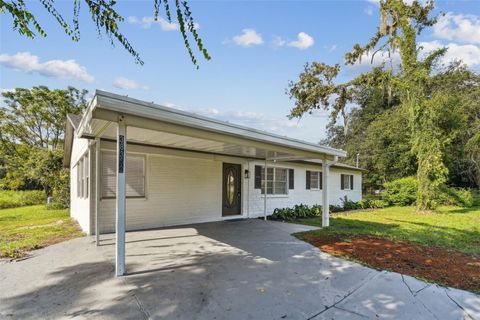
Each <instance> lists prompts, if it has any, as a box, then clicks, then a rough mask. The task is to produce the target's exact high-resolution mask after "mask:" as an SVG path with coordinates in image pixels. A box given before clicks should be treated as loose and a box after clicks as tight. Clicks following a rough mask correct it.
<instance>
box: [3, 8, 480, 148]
mask: <svg viewBox="0 0 480 320" xmlns="http://www.w3.org/2000/svg"><path fill="white" fill-rule="evenodd" d="M118 2H119V3H118V10H119V12H120V13H121V14H122V15H123V16H124V17H125V22H124V23H123V24H122V26H121V29H122V31H123V33H124V34H125V35H126V36H127V38H128V39H129V40H130V42H131V43H132V44H133V46H134V47H135V49H136V50H137V51H139V52H140V54H141V57H142V59H143V60H144V61H145V64H144V65H143V66H141V65H138V64H135V62H134V59H133V58H132V57H131V56H130V55H129V54H128V53H127V52H126V51H125V50H124V49H123V48H122V47H121V46H120V45H118V44H117V45H116V46H115V47H112V46H111V45H110V43H109V41H108V39H106V38H103V39H99V38H98V36H97V33H96V31H95V28H94V26H93V24H92V22H91V21H90V20H89V16H88V12H86V11H85V9H86V7H85V6H83V8H82V9H83V10H82V12H81V19H80V28H81V40H80V42H78V43H74V42H71V41H70V40H69V38H68V37H67V36H66V35H65V34H64V33H63V32H62V31H61V30H60V29H59V28H58V26H57V25H56V23H55V21H54V20H53V18H52V17H50V16H48V15H47V14H46V13H45V10H44V9H42V8H41V6H40V5H39V4H38V3H36V2H35V1H31V2H30V1H29V2H28V7H29V9H31V11H33V12H35V13H36V14H37V19H38V20H39V21H40V22H41V24H42V26H43V27H44V29H45V30H46V31H47V34H48V36H47V38H41V37H38V38H36V39H35V40H30V39H27V38H24V37H20V36H19V35H18V34H17V33H15V32H13V31H12V29H11V20H10V18H9V17H8V16H5V15H2V16H0V18H1V20H0V90H9V89H12V88H15V87H31V86H35V85H47V86H49V87H51V88H65V87H66V86H67V85H73V86H75V87H77V88H87V89H88V90H90V91H91V92H93V91H94V90H95V89H103V90H107V91H112V92H116V93H120V94H125V95H129V96H131V97H135V98H138V99H142V100H146V101H154V102H156V103H159V104H163V105H167V106H174V107H177V108H181V109H184V110H189V111H193V112H197V113H201V114H203V115H207V116H212V117H216V118H219V119H222V120H227V121H231V122H234V123H239V124H243V125H247V126H252V127H255V128H258V129H263V130H267V131H272V132H276V133H278V134H282V135H288V136H291V137H295V138H299V139H304V140H308V141H312V142H317V141H319V140H320V139H321V138H324V137H325V125H326V123H327V122H328V113H327V112H323V111H322V112H318V113H316V114H315V115H312V116H305V117H304V118H302V119H301V120H292V121H289V120H287V118H286V115H287V114H288V111H289V110H290V109H291V107H292V106H293V104H294V102H293V101H291V100H289V98H288V96H287V95H286V94H285V89H286V87H287V84H288V81H289V80H295V79H296V78H297V77H298V74H299V73H300V72H301V70H302V68H303V65H304V64H305V63H306V62H311V61H320V62H326V63H329V64H333V63H342V61H343V56H344V53H345V52H346V51H348V50H350V49H351V48H352V46H353V44H355V43H356V42H360V43H365V42H366V41H368V39H369V38H370V37H371V36H372V35H373V33H374V31H375V28H376V27H377V25H378V20H379V15H378V5H377V3H376V2H375V0H368V1H367V0H358V1H190V6H191V9H192V12H193V16H194V18H195V20H196V21H197V23H198V24H199V29H198V31H199V33H200V35H201V37H202V39H203V41H204V43H205V45H206V47H207V49H208V50H209V52H210V54H211V56H212V60H211V61H205V60H204V59H202V58H201V57H200V54H199V53H197V58H198V60H199V64H200V69H199V70H197V69H196V68H195V67H194V66H193V65H192V63H191V62H190V59H189V57H188V55H187V52H186V50H185V47H184V46H183V42H182V39H181V36H180V33H179V31H178V26H177V25H175V24H168V23H167V22H166V21H163V20H162V21H161V23H160V22H152V20H151V17H152V14H153V4H152V3H153V1H121V0H120V1H118ZM57 7H58V9H59V10H61V11H62V12H66V14H65V17H67V18H68V17H69V16H71V12H72V4H71V2H70V1H58V2H57ZM436 7H437V8H436V12H437V13H438V12H444V13H446V15H445V16H444V17H442V18H441V19H440V22H439V24H438V25H437V26H436V27H434V28H431V29H429V30H426V31H425V32H424V34H423V35H422V36H421V38H420V40H421V41H423V42H424V47H425V48H426V50H431V49H434V48H437V47H439V46H441V45H446V46H448V47H449V48H450V49H449V53H448V54H447V56H446V57H445V61H449V60H451V59H453V58H461V59H463V60H464V61H465V62H466V63H467V64H468V65H469V66H471V67H472V68H474V69H475V70H478V68H479V66H480V18H479V16H480V2H479V1H438V2H437V5H436ZM394 58H395V57H394ZM368 60H369V59H364V62H363V63H362V64H361V65H357V66H353V67H349V68H346V69H344V71H343V73H342V75H341V77H340V79H339V80H340V81H341V80H346V79H348V78H351V77H352V76H354V75H356V74H358V73H360V72H362V71H365V70H368V69H369V68H370V67H371V66H370V65H369V63H367V61H368ZM380 60H381V57H379V58H378V61H376V62H377V63H379V62H380Z"/></svg>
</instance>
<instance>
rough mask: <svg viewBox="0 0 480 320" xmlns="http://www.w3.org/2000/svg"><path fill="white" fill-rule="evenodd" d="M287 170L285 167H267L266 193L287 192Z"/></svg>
mask: <svg viewBox="0 0 480 320" xmlns="http://www.w3.org/2000/svg"><path fill="white" fill-rule="evenodd" d="M261 178H262V194H264V193H265V191H264V187H265V170H264V168H263V167H262V172H261ZM287 191H288V171H287V169H285V168H267V194H287V193H288V192H287Z"/></svg>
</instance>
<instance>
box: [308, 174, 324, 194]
mask: <svg viewBox="0 0 480 320" xmlns="http://www.w3.org/2000/svg"><path fill="white" fill-rule="evenodd" d="M308 172H309V173H308V174H307V179H310V180H309V183H308V184H307V185H308V186H309V188H307V189H317V190H320V189H322V173H321V172H320V171H308Z"/></svg>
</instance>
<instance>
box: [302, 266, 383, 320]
mask: <svg viewBox="0 0 480 320" xmlns="http://www.w3.org/2000/svg"><path fill="white" fill-rule="evenodd" d="M379 274H381V272H379V273H376V274H374V275H373V277H369V278H368V279H365V280H364V281H363V282H362V283H361V284H360V285H359V286H358V287H356V288H355V289H353V290H352V291H350V292H347V294H346V295H344V296H343V298H341V299H340V300H338V301H337V302H335V303H334V304H332V305H330V306H325V309H323V310H322V311H320V312H318V313H316V314H314V315H313V316H311V317H309V318H307V320H311V319H314V318H316V317H318V316H319V315H321V314H322V313H324V312H325V311H327V310H329V309H331V308H337V309H340V308H338V307H337V305H338V304H340V303H342V302H343V301H344V300H345V299H347V298H348V297H350V296H351V295H352V294H354V293H355V292H357V290H359V289H360V288H361V287H363V286H364V285H365V284H367V283H368V282H370V281H371V280H373V279H375V278H376V277H377V276H378V275H379ZM345 311H348V312H352V311H350V310H345ZM362 316H363V315H362Z"/></svg>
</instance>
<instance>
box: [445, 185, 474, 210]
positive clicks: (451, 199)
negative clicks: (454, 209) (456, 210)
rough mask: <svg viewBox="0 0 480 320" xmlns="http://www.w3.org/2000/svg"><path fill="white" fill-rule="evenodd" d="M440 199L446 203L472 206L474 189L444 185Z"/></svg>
mask: <svg viewBox="0 0 480 320" xmlns="http://www.w3.org/2000/svg"><path fill="white" fill-rule="evenodd" d="M439 201H440V203H442V204H445V205H452V206H459V207H471V206H473V204H474V201H475V199H474V196H473V193H472V191H470V190H468V189H462V188H449V187H443V188H442V189H441V195H440V199H439Z"/></svg>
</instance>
